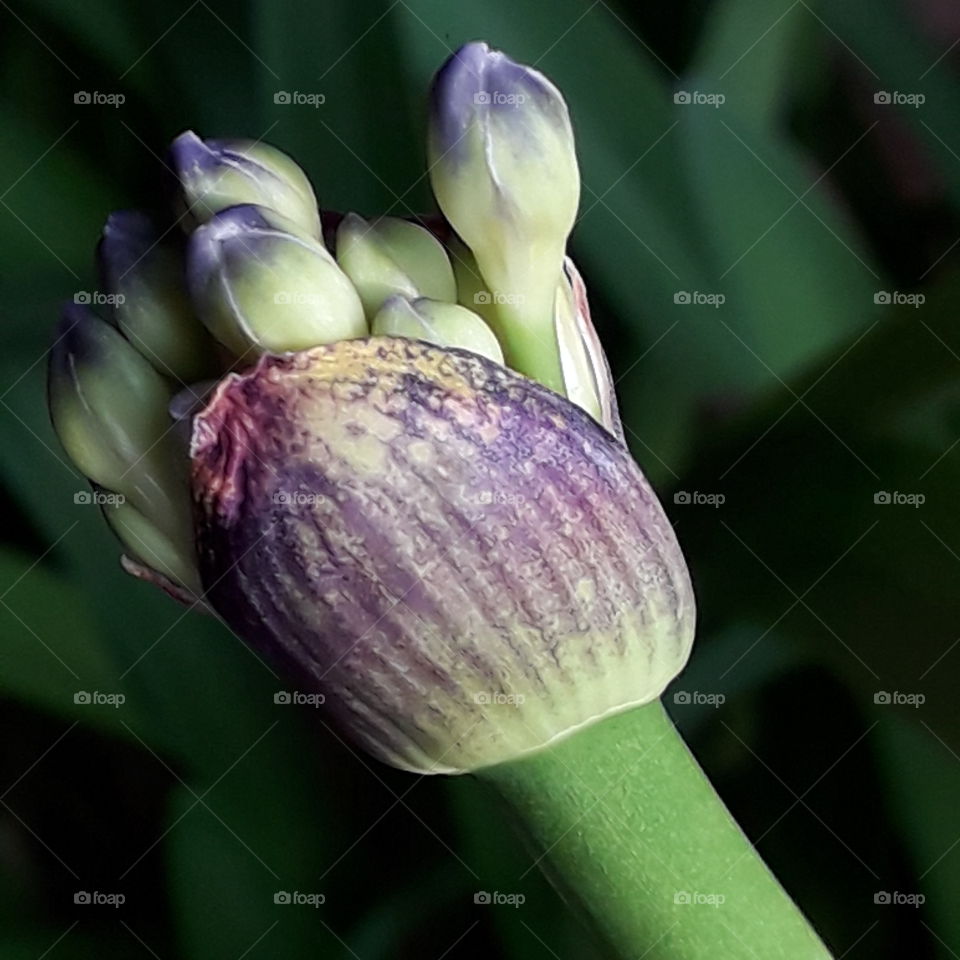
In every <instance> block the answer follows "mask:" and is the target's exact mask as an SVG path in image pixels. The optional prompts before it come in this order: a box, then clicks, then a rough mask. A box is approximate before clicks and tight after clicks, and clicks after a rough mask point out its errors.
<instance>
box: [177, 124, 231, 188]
mask: <svg viewBox="0 0 960 960" xmlns="http://www.w3.org/2000/svg"><path fill="white" fill-rule="evenodd" d="M170 159H171V160H172V162H173V168H174V170H175V171H176V173H177V174H178V175H179V176H181V177H183V176H188V175H192V173H198V172H201V171H207V170H210V169H212V168H214V167H215V166H216V165H217V163H218V162H219V160H218V157H217V155H216V153H215V152H214V151H213V150H212V149H211V148H210V146H209V145H208V143H207V142H206V141H204V140H201V139H200V137H198V136H197V135H196V134H195V133H194V132H193V131H192V130H185V131H184V132H183V133H181V134H180V136H179V137H177V138H176V139H175V140H174V141H173V143H171V144H170Z"/></svg>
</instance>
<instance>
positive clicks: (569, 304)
mask: <svg viewBox="0 0 960 960" xmlns="http://www.w3.org/2000/svg"><path fill="white" fill-rule="evenodd" d="M556 324H557V342H558V343H559V345H560V359H561V362H562V364H563V381H564V385H565V387H566V390H565V393H566V395H567V397H568V398H569V399H570V400H572V401H573V402H574V403H575V404H577V406H579V407H583V409H584V410H586V411H587V412H588V413H589V414H590V415H591V416H592V417H593V418H594V419H595V420H599V421H600V423H602V424H603V425H604V426H605V427H606V428H607V429H608V430H609V431H610V432H611V433H612V434H613V435H614V436H615V437H616V438H617V439H618V440H621V441H622V440H623V425H622V424H621V422H620V414H619V412H618V410H617V398H616V395H615V393H614V390H613V376H612V375H611V373H610V364H609V363H608V362H607V355H606V354H605V353H604V351H603V347H602V346H601V344H600V338H599V337H598V336H597V331H596V330H595V329H594V326H593V323H592V321H591V320H590V305H589V303H588V302H587V288H586V286H585V285H584V282H583V278H582V277H581V276H580V271H579V270H577V267H576V265H575V264H574V262H573V260H571V259H570V257H567V258H566V260H565V261H564V275H563V278H562V279H561V280H560V283H559V285H558V287H557V303H556Z"/></svg>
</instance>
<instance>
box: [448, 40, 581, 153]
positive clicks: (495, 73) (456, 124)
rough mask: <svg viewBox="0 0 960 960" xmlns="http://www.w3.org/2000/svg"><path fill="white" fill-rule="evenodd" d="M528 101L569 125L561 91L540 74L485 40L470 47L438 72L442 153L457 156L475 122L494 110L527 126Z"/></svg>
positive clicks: (449, 59) (470, 44)
mask: <svg viewBox="0 0 960 960" xmlns="http://www.w3.org/2000/svg"><path fill="white" fill-rule="evenodd" d="M529 101H533V102H535V103H536V105H537V107H538V108H539V109H541V110H543V111H546V112H550V113H553V114H554V115H555V116H556V117H557V119H558V120H560V121H561V122H563V123H567V122H568V115H567V108H566V104H565V103H564V100H563V97H562V96H561V94H560V91H559V90H558V89H557V88H556V86H554V84H553V83H551V82H550V80H548V79H547V78H546V77H545V76H544V75H543V74H542V73H540V71H538V70H535V69H534V68H533V67H528V66H526V65H524V64H521V63H517V62H516V61H515V60H512V59H511V58H510V57H509V56H507V54H505V53H503V52H501V51H500V50H491V49H490V47H489V46H488V45H487V44H486V43H484V42H482V41H474V42H472V43H468V44H465V45H464V46H462V47H461V48H460V49H459V50H457V51H456V52H455V53H453V54H452V55H451V56H450V57H449V58H448V59H447V61H446V62H445V63H444V65H443V66H442V67H441V68H440V69H439V70H438V71H437V74H436V76H435V77H434V79H433V84H432V86H431V90H430V106H431V112H432V117H433V124H434V126H433V135H434V136H435V137H436V138H437V141H436V148H437V150H438V151H439V152H440V153H445V152H447V151H452V152H453V153H454V154H456V153H457V152H458V151H459V149H460V144H461V142H462V141H463V140H464V139H465V138H464V132H465V130H466V129H467V127H468V126H469V124H470V122H471V120H472V119H474V118H475V117H477V116H480V115H483V114H484V113H485V112H494V111H495V112H497V113H499V114H500V115H501V116H503V117H505V118H507V119H516V120H517V122H518V123H522V122H523V110H518V107H523V106H525V105H526V104H527V103H528V102H529ZM464 149H465V147H464Z"/></svg>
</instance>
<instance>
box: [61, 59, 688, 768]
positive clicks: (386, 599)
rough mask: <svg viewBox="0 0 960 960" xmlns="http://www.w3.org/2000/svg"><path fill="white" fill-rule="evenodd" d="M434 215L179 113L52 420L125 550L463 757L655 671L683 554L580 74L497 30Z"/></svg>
mask: <svg viewBox="0 0 960 960" xmlns="http://www.w3.org/2000/svg"><path fill="white" fill-rule="evenodd" d="M428 155H429V162H430V179H431V184H432V186H433V190H434V193H435V195H436V198H437V201H438V204H439V208H440V211H441V215H439V216H438V215H434V216H430V217H425V218H422V219H409V220H408V219H399V218H394V217H378V218H376V219H372V220H366V219H364V218H362V217H360V216H358V215H357V214H353V213H349V214H346V215H340V214H335V213H331V212H327V211H323V212H322V213H321V211H320V209H319V207H318V204H317V201H316V198H315V196H314V192H313V188H312V186H311V184H310V181H309V180H308V178H307V176H306V175H305V173H304V172H303V171H302V170H301V169H300V167H299V166H297V164H296V163H295V162H294V161H293V160H292V159H291V158H290V157H288V156H286V155H285V154H283V153H281V152H280V151H278V150H277V149H275V148H273V147H270V146H268V145H266V144H263V143H255V142H248V141H221V140H207V141H204V140H202V139H200V138H199V137H197V136H196V135H195V134H193V133H190V132H188V133H184V134H182V135H181V136H180V137H178V138H177V140H176V141H174V143H173V145H172V147H171V150H170V164H171V167H172V168H173V169H174V171H175V173H176V176H177V181H178V189H177V191H176V204H175V205H174V207H173V210H172V214H170V213H168V215H167V216H165V217H150V216H148V215H146V214H143V213H139V212H121V213H116V214H113V215H112V216H111V217H110V218H109V220H108V221H107V225H106V227H105V229H104V232H103V238H102V241H101V243H100V247H99V251H98V252H99V264H100V272H101V278H102V284H103V287H104V291H103V292H105V293H107V294H110V296H109V297H106V298H104V299H105V300H106V301H107V302H109V303H111V304H112V308H111V309H112V312H111V315H110V316H107V317H104V318H101V317H100V316H98V315H96V314H95V313H94V312H93V311H92V310H90V309H89V308H88V307H81V306H74V305H71V306H69V307H68V308H67V309H66V310H65V312H64V314H63V318H62V321H61V326H60V329H59V331H58V334H57V337H56V342H55V344H54V346H53V349H52V352H51V358H50V376H49V394H50V408H51V414H52V418H53V423H54V427H55V429H56V431H57V433H58V434H59V436H60V438H61V441H62V443H63V445H64V447H65V448H66V450H67V452H68V454H69V455H70V457H71V458H72V459H73V461H74V462H75V463H76V464H77V466H78V467H79V468H80V469H81V470H82V471H83V473H84V474H85V475H86V476H87V477H89V479H90V480H91V482H92V483H93V484H94V485H95V486H96V488H97V489H98V490H102V491H105V492H109V493H113V494H117V496H114V497H104V498H101V500H102V502H103V503H104V512H105V514H106V519H107V521H108V523H109V525H110V526H111V528H112V529H113V530H114V531H115V533H116V534H117V536H118V537H119V539H120V540H121V542H122V544H123V548H124V557H123V563H124V566H125V568H126V569H127V570H129V571H130V572H131V573H134V574H135V575H137V576H140V577H142V578H145V579H148V580H151V581H153V582H155V583H158V584H160V585H161V586H163V587H164V588H165V589H166V590H168V592H170V593H171V594H173V595H175V596H177V597H178V598H180V599H182V600H184V601H186V602H190V603H195V604H202V605H203V606H205V607H207V608H209V609H211V610H213V611H214V612H216V613H218V614H219V615H220V616H222V617H223V619H224V620H226V622H227V623H228V624H229V625H230V626H231V627H232V628H233V629H234V630H235V631H236V632H237V633H238V634H240V635H241V636H242V637H243V638H244V639H246V640H247V641H248V642H250V643H252V644H254V645H256V646H257V648H258V649H261V650H263V651H265V652H266V653H268V654H269V655H270V656H272V657H273V658H275V659H276V660H278V661H280V662H281V663H283V664H284V665H285V666H287V667H288V668H289V669H290V670H291V671H292V672H293V673H294V675H295V677H296V679H297V680H298V681H299V682H300V684H301V686H302V687H304V688H309V689H311V690H316V691H318V692H322V693H323V694H324V696H325V703H326V704H327V706H328V707H330V709H331V710H332V711H333V712H334V714H335V715H336V718H337V720H338V721H339V722H340V723H341V725H342V726H343V728H344V729H345V730H346V731H347V732H348V734H349V735H351V736H352V737H353V738H354V739H355V740H356V741H359V742H361V743H362V744H364V745H365V746H366V747H367V748H368V749H370V750H371V751H372V752H374V753H375V754H377V755H378V756H380V757H381V758H383V759H384V760H386V761H387V762H390V763H393V764H394V765H396V766H400V767H403V768H407V769H412V770H420V771H425V772H437V771H448V772H454V771H464V770H471V769H476V768H478V767H482V766H485V765H489V764H492V763H497V762H501V761H504V760H508V759H511V758H513V757H517V756H521V755H523V754H525V753H529V752H531V751H534V750H537V749H540V748H542V747H543V746H544V745H545V744H547V743H549V742H550V741H552V740H555V739H557V738H558V737H561V736H563V735H565V734H566V733H569V732H570V731H572V730H574V729H577V728H578V727H580V726H582V725H584V724H586V723H588V722H590V721H592V720H594V719H595V718H598V717H601V716H604V715H606V714H609V713H613V712H617V711H620V710H623V709H626V708H628V707H629V706H632V705H634V704H639V703H645V702H647V701H649V700H652V699H654V698H656V697H657V696H659V694H660V693H661V692H662V690H663V688H664V686H665V685H666V684H667V683H668V682H669V681H670V680H671V679H672V677H673V676H674V675H675V674H676V673H677V672H678V670H679V669H680V668H681V667H682V665H683V663H684V662H685V660H686V658H687V655H688V653H689V649H690V643H691V639H692V630H693V602H692V595H691V591H690V584H689V580H688V577H687V573H686V568H685V566H684V563H683V558H682V556H681V554H680V550H679V547H678V545H677V543H676V540H675V538H674V536H673V532H672V529H671V527H670V525H669V523H668V521H667V520H666V518H665V516H664V515H663V512H662V510H661V508H660V505H659V504H658V502H657V500H656V498H655V496H654V495H653V493H652V491H651V490H650V488H649V486H648V484H647V482H646V480H645V479H644V477H643V476H642V474H641V472H640V470H639V469H638V467H637V466H636V464H635V463H634V462H633V460H632V459H631V458H630V456H629V453H628V452H627V450H626V447H625V446H624V444H623V442H622V439H623V438H622V432H621V427H620V421H619V418H618V414H617V410H616V403H615V400H614V395H613V389H612V383H611V378H610V372H609V368H608V366H607V362H606V358H605V357H604V354H603V351H602V349H601V347H600V345H599V341H598V339H597V336H596V333H595V332H594V329H593V326H592V324H591V321H590V314H589V308H588V306H587V298H586V291H585V288H584V284H583V281H582V279H581V277H580V275H579V273H578V272H577V270H576V267H575V266H574V264H573V262H572V260H570V258H569V257H568V256H567V255H566V245H567V239H568V235H569V233H570V230H571V228H572V226H573V223H574V219H575V215H576V210H577V204H578V199H579V175H578V169H577V162H576V155H575V152H574V142H573V134H572V130H571V125H570V120H569V116H568V113H567V107H566V104H565V103H564V101H563V98H562V97H561V95H560V93H559V91H558V90H557V89H556V88H555V87H554V86H553V84H551V83H550V81H548V80H547V79H546V78H545V77H543V76H542V75H541V74H539V73H538V72H536V71H535V70H532V69H530V68H528V67H524V66H521V65H518V64H516V63H514V62H513V61H511V60H510V59H509V58H507V57H506V56H505V55H503V54H501V53H498V52H494V51H491V50H489V49H488V48H487V46H486V45H485V44H482V43H473V44H469V45H467V46H466V47H464V48H462V49H461V50H460V51H459V52H458V53H456V54H454V55H453V56H452V57H451V58H450V60H449V61H448V62H447V63H446V64H445V65H444V67H443V68H442V69H441V70H440V72H439V73H438V75H437V77H436V80H435V82H434V85H433V88H432V102H431V112H430V135H429V146H428Z"/></svg>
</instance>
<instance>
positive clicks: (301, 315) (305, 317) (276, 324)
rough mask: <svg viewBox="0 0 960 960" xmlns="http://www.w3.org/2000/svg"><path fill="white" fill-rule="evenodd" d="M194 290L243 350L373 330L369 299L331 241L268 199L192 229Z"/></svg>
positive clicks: (201, 306)
mask: <svg viewBox="0 0 960 960" xmlns="http://www.w3.org/2000/svg"><path fill="white" fill-rule="evenodd" d="M187 283H188V287H189V289H190V295H191V297H192V298H193V302H194V304H195V306H196V308H197V311H198V313H199V314H200V319H201V320H202V321H203V322H204V324H205V325H206V326H207V329H208V330H209V331H210V332H211V333H212V334H213V335H214V337H216V338H217V340H219V341H220V342H221V343H222V344H223V345H224V346H226V347H227V348H228V349H229V350H231V351H232V352H233V353H234V354H235V355H236V356H237V357H239V358H241V359H243V358H246V359H252V358H251V356H250V355H251V354H253V355H256V354H258V353H264V352H267V353H283V352H285V351H288V350H303V349H305V348H307V347H313V346H316V345H317V344H321V343H330V342H332V341H334V340H344V339H348V338H350V337H362V336H365V335H366V334H367V332H368V331H367V322H366V319H365V317H364V315H363V306H362V304H361V303H360V298H359V297H358V296H357V292H356V290H354V288H353V285H352V284H351V283H350V280H349V279H348V277H347V276H346V274H345V273H344V272H343V271H342V270H341V269H340V268H339V267H338V266H337V263H336V261H335V260H334V259H333V257H332V256H331V255H330V254H329V253H328V252H327V250H326V248H325V247H323V246H321V244H320V243H319V242H317V241H315V240H311V239H309V238H308V237H304V236H302V235H299V234H298V233H297V232H296V231H295V227H294V226H293V225H292V224H291V223H290V222H289V221H288V220H287V219H286V218H284V217H282V216H280V215H279V214H277V213H276V212H274V211H272V210H268V209H266V208H265V207H257V206H252V205H247V206H239V207H230V208H229V209H228V210H224V211H223V212H222V213H218V214H217V215H216V216H215V217H213V218H212V219H210V220H209V221H208V222H207V223H205V224H204V225H203V226H202V227H199V228H198V229H197V230H196V231H194V233H193V234H192V235H191V237H190V240H189V245H188V250H187Z"/></svg>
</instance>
